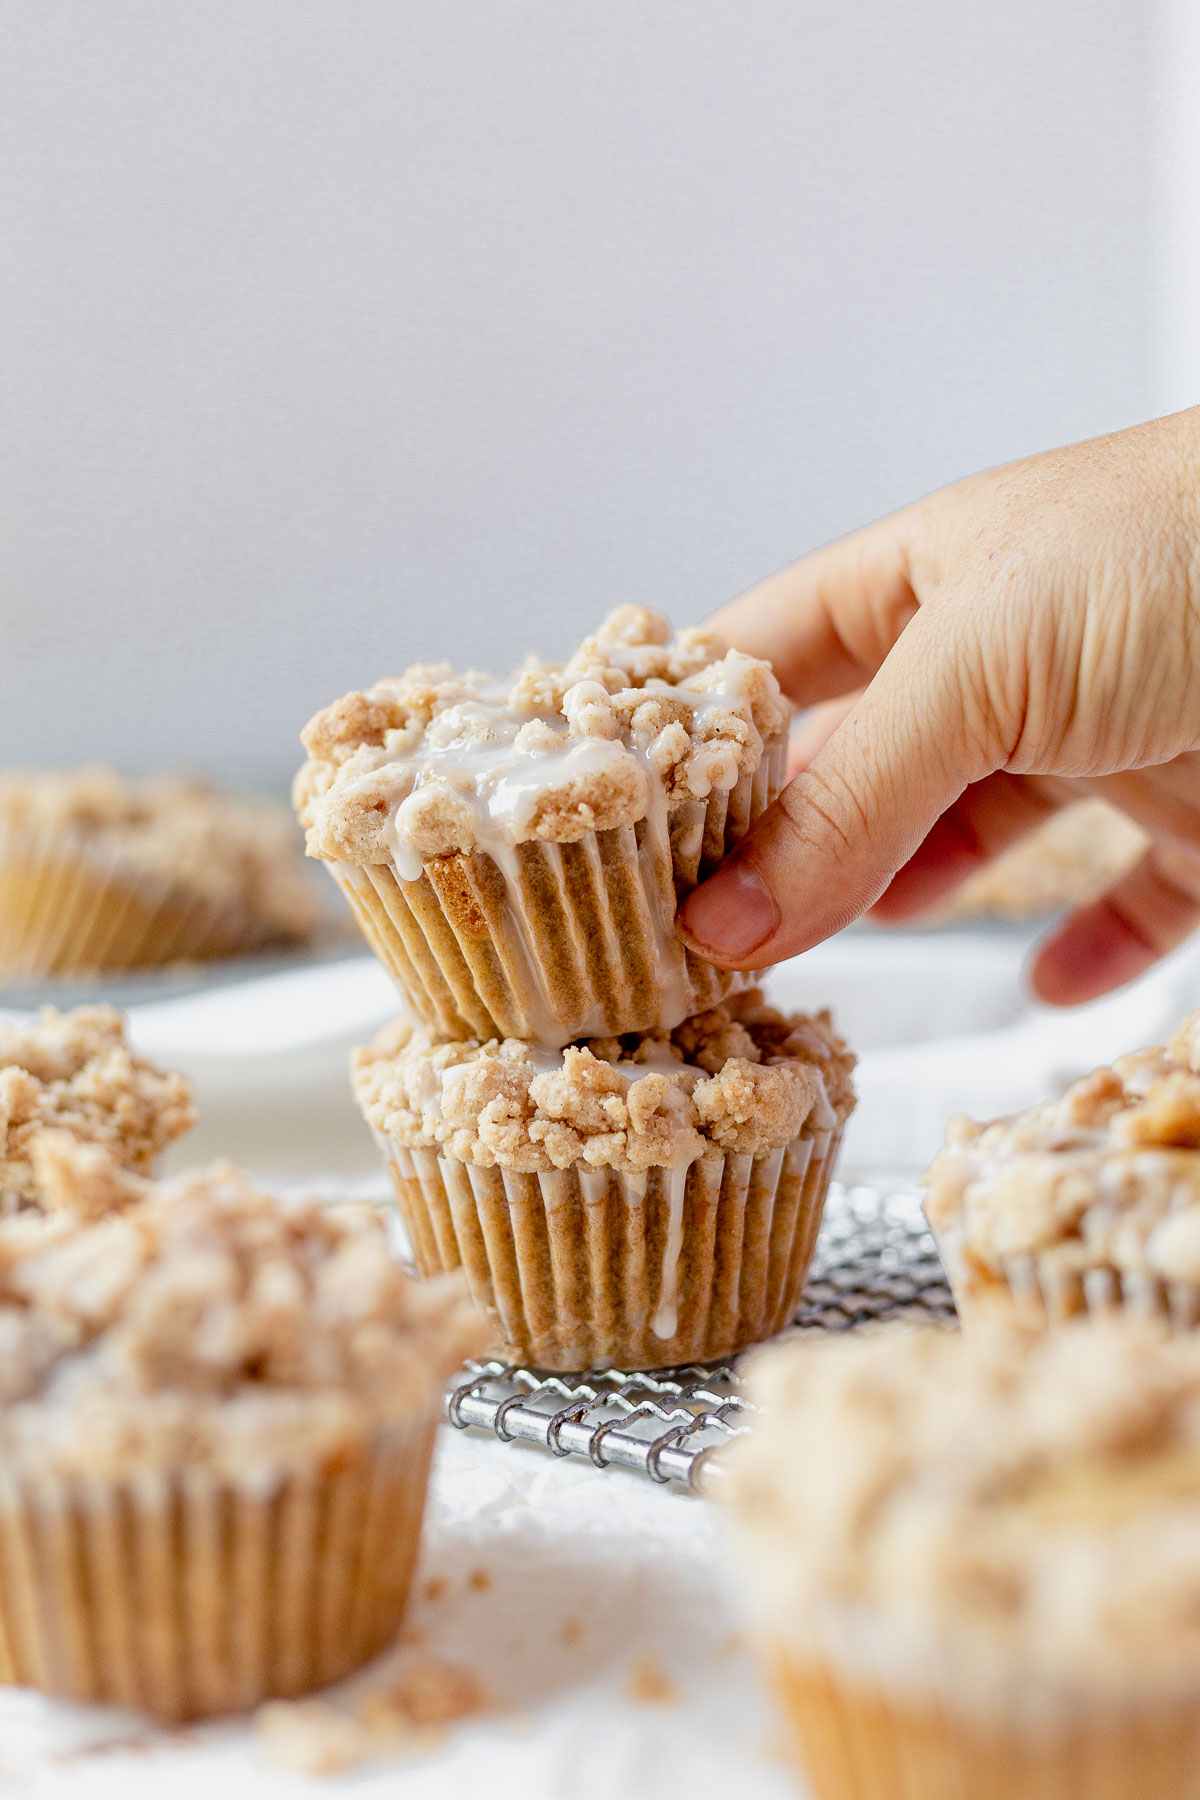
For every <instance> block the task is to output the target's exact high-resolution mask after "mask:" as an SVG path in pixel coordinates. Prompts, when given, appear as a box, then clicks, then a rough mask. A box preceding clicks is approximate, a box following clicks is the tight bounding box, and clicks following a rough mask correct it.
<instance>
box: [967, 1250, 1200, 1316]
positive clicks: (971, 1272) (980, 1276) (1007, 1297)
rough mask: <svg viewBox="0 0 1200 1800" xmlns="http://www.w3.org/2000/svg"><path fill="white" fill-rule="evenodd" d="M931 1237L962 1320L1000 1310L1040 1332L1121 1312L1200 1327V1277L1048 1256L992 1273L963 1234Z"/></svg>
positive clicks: (1006, 1265)
mask: <svg viewBox="0 0 1200 1800" xmlns="http://www.w3.org/2000/svg"><path fill="white" fill-rule="evenodd" d="M933 1235H934V1240H935V1242H936V1243H937V1247H938V1253H939V1254H940V1256H941V1258H942V1263H943V1265H944V1267H945V1270H946V1278H947V1280H948V1281H949V1283H950V1291H951V1293H952V1294H953V1296H954V1304H955V1306H956V1307H957V1309H958V1312H959V1316H960V1317H961V1318H962V1320H963V1321H964V1323H965V1324H968V1325H969V1324H970V1323H971V1322H972V1321H973V1320H975V1319H980V1318H994V1317H996V1316H997V1315H999V1316H1000V1317H1002V1318H1011V1319H1015V1320H1016V1321H1018V1323H1020V1324H1022V1325H1025V1326H1028V1327H1029V1328H1030V1329H1031V1330H1035V1331H1037V1330H1044V1329H1047V1328H1049V1327H1051V1326H1054V1325H1062V1324H1065V1323H1066V1321H1067V1320H1068V1319H1074V1318H1078V1317H1079V1316H1080V1315H1081V1314H1083V1313H1090V1314H1096V1315H1102V1316H1108V1315H1111V1314H1112V1313H1115V1312H1123V1313H1129V1314H1132V1315H1134V1316H1136V1317H1138V1318H1143V1319H1158V1320H1161V1322H1162V1323H1163V1324H1164V1325H1166V1326H1168V1327H1169V1328H1170V1329H1171V1330H1172V1331H1192V1330H1195V1329H1196V1327H1197V1326H1200V1283H1197V1282H1194V1281H1166V1280H1164V1279H1162V1278H1161V1277H1160V1276H1157V1275H1154V1274H1152V1273H1151V1272H1150V1271H1149V1270H1141V1269H1137V1270H1130V1269H1124V1270H1122V1269H1115V1268H1108V1267H1098V1268H1091V1269H1078V1268H1070V1267H1067V1266H1066V1265H1065V1264H1064V1263H1063V1262H1061V1261H1058V1260H1056V1259H1055V1258H1054V1257H1053V1256H1045V1255H1043V1256H1038V1255H1030V1256H1020V1257H1012V1258H1010V1259H1009V1260H1008V1261H1007V1262H1005V1263H1004V1265H1003V1267H1002V1268H1001V1269H1000V1270H995V1271H994V1270H991V1269H985V1268H983V1267H982V1266H981V1265H978V1264H976V1263H973V1261H972V1259H971V1258H970V1255H969V1253H968V1252H967V1251H966V1250H965V1248H964V1247H963V1245H962V1244H961V1242H960V1241H959V1239H960V1233H958V1232H949V1231H941V1232H937V1231H935V1232H934V1234H933Z"/></svg>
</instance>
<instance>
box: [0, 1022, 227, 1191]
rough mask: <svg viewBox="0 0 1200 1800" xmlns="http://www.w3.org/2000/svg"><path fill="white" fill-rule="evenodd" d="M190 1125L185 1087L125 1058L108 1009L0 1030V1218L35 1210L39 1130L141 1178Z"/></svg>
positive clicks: (179, 1079)
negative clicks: (100, 1153) (59, 1134)
mask: <svg viewBox="0 0 1200 1800" xmlns="http://www.w3.org/2000/svg"><path fill="white" fill-rule="evenodd" d="M195 1118H196V1114H195V1111H194V1109H193V1107H192V1091H191V1085H190V1083H189V1082H188V1081H187V1080H186V1078H185V1077H184V1076H182V1075H174V1074H168V1073H167V1072H166V1071H164V1070H162V1069H158V1068H156V1067H155V1066H154V1064H153V1063H151V1062H147V1061H146V1060H145V1058H144V1057H141V1056H135V1055H134V1053H133V1051H132V1050H131V1049H130V1047H129V1045H128V1043H127V1042H126V1040H125V1021H124V1019H123V1018H122V1017H121V1015H120V1013H118V1012H114V1011H113V1009H112V1008H111V1007H109V1006H77V1007H76V1008H75V1009H74V1010H73V1011H72V1012H67V1013H60V1012H56V1011H55V1009H54V1008H53V1007H52V1006H47V1007H43V1009H42V1011H41V1013H40V1014H39V1015H38V1018H37V1021H36V1023H34V1024H30V1025H5V1024H0V1213H5V1212H14V1211H16V1210H17V1209H18V1208H20V1207H25V1206H36V1205H38V1204H39V1201H40V1198H41V1195H40V1190H39V1186H38V1180H37V1174H36V1171H35V1168H34V1162H33V1150H34V1146H35V1145H36V1143H37V1141H38V1139H39V1138H40V1137H41V1136H43V1134H44V1133H45V1132H46V1131H48V1130H60V1131H67V1132H70V1134H71V1135H72V1137H75V1138H77V1139H79V1140H80V1141H81V1142H83V1143H88V1144H96V1145H98V1146H99V1147H100V1148H102V1149H103V1150H104V1151H105V1152H106V1154H107V1155H108V1156H110V1157H111V1158H112V1159H113V1160H115V1161H116V1162H117V1163H119V1164H121V1165H122V1166H123V1167H125V1168H128V1169H136V1170H138V1171H139V1172H141V1173H144V1172H146V1171H147V1170H148V1169H149V1168H150V1166H151V1164H152V1163H153V1161H154V1159H155V1157H156V1156H157V1155H158V1153H159V1151H160V1150H165V1149H166V1147H167V1145H168V1144H171V1143H174V1141H175V1139H176V1138H178V1137H182V1136H183V1133H184V1132H185V1131H187V1130H189V1129H190V1128H191V1126H192V1125H193V1124H194V1123H195Z"/></svg>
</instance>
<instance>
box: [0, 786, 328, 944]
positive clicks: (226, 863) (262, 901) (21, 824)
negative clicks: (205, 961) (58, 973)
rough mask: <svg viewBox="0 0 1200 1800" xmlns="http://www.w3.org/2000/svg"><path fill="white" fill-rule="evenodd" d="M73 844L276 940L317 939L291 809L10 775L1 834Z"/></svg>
mask: <svg viewBox="0 0 1200 1800" xmlns="http://www.w3.org/2000/svg"><path fill="white" fill-rule="evenodd" d="M4 827H8V828H9V829H12V830H17V831H21V830H29V831H35V832H47V833H50V834H59V833H62V834H70V835H72V836H74V837H76V838H78V839H80V840H82V842H83V843H84V844H85V845H86V847H87V848H88V849H89V850H90V851H93V852H101V853H103V854H105V855H109V856H112V857H114V858H116V859H119V861H120V862H122V863H125V864H127V865H128V866H129V867H130V868H131V869H133V870H135V871H136V872H137V873H139V874H141V875H144V876H149V877H152V878H155V879H158V880H162V881H172V882H178V883H179V884H180V885H181V886H182V887H185V888H187V889H188V890H189V891H190V892H192V893H194V894H196V895H199V896H201V897H202V898H204V899H205V900H208V901H210V902H212V903H213V904H215V905H219V906H229V907H235V908H238V909H240V910H241V911H243V912H245V913H246V914H247V916H248V917H250V918H252V919H256V920H259V921H261V923H262V926H263V929H264V933H265V935H266V936H267V937H269V938H270V939H272V940H277V941H281V942H300V941H303V940H305V939H307V938H310V937H311V936H312V935H313V932H314V931H315V930H316V928H317V924H318V911H319V909H318V905H317V902H316V899H315V897H314V894H313V890H312V884H311V882H310V880H309V875H308V871H307V870H306V868H305V865H304V859H303V857H302V855H301V853H300V846H299V844H298V843H297V841H296V829H295V825H294V822H293V821H292V819H291V818H290V817H289V815H288V813H287V811H286V809H285V808H284V807H282V806H276V805H273V804H272V803H271V802H269V801H263V800H251V799H246V798H244V797H242V796H237V795H233V794H226V793H222V792H220V791H219V790H218V789H217V788H214V787H210V786H209V785H208V784H207V783H205V782H202V781H192V780H187V779H184V778H183V777H180V776H169V775H155V776H151V777H149V778H147V779H145V780H140V781H134V780H128V781H127V780H125V779H123V778H122V777H121V776H120V775H118V774H117V773H116V771H115V770H114V769H107V768H101V767H92V768H83V769H65V770H50V769H8V770H6V771H4V773H3V774H0V828H4Z"/></svg>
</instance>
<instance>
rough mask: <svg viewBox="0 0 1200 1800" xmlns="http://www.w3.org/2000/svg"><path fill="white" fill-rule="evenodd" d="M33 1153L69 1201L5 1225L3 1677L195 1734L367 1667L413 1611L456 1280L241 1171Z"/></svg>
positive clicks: (372, 1231) (52, 1187)
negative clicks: (152, 1168)
mask: <svg viewBox="0 0 1200 1800" xmlns="http://www.w3.org/2000/svg"><path fill="white" fill-rule="evenodd" d="M34 1162H35V1167H36V1170H37V1174H38V1178H39V1181H40V1183H41V1186H42V1190H43V1192H44V1193H45V1194H46V1196H47V1198H48V1205H49V1207H50V1210H49V1211H47V1212H46V1213H22V1214H19V1215H17V1216H16V1217H13V1218H8V1219H5V1220H0V1344H2V1345H3V1354H2V1355H0V1680H5V1681H10V1682H16V1683H20V1684H22V1685H28V1686H32V1687H37V1688H41V1689H42V1690H43V1691H44V1692H46V1693H49V1694H55V1695H60V1696H63V1697H66V1698H69V1699H72V1700H79V1701H103V1702H112V1703H116V1704H120V1705H125V1706H133V1707H138V1708H142V1709H144V1710H145V1711H148V1712H150V1713H152V1714H155V1715H156V1716H158V1717H160V1718H163V1719H168V1720H173V1719H182V1718H190V1717H196V1716H200V1715H204V1714H210V1713H220V1712H230V1711H236V1710H240V1709H242V1708H245V1707H249V1706H252V1705H254V1704H255V1703H256V1702H258V1701H260V1700H262V1699H263V1698H265V1697H267V1696H269V1695H296V1694H302V1693H305V1692H307V1691H309V1690H311V1689H313V1688H315V1687H318V1686H320V1685H322V1684H324V1683H326V1682H330V1681H334V1680H336V1679H338V1678H339V1677H341V1676H342V1675H345V1674H346V1673H348V1672H349V1671H350V1670H351V1669H354V1668H356V1667H357V1666H358V1665H359V1664H360V1663H362V1662H364V1661H366V1659H367V1658H368V1657H370V1656H373V1655H374V1654H375V1653H376V1652H377V1651H378V1650H380V1649H381V1648H382V1647H383V1646H384V1645H385V1644H386V1643H388V1641H389V1640H390V1639H391V1638H392V1637H393V1636H394V1634H395V1632H396V1629H397V1626H398V1625H399V1622H400V1618H401V1615H402V1613H403V1610H404V1605H405V1599H406V1596H407V1592H408V1587H409V1581H410V1577H411V1574H412V1568H413V1563H414V1560H415V1557H416V1553H417V1543H418V1536H419V1532H420V1524H421V1512H422V1506H423V1503H424V1497H425V1488H426V1483H427V1477H428V1470H429V1460H430V1453H431V1449H432V1445H433V1438H434V1430H435V1426H436V1424H437V1420H438V1417H439V1415H440V1410H441V1389H442V1383H443V1381H444V1379H445V1378H446V1376H447V1375H449V1374H450V1373H451V1371H452V1370H453V1369H455V1368H456V1367H457V1366H458V1364H459V1363H460V1362H461V1360H462V1358H463V1356H464V1355H466V1354H469V1353H470V1351H471V1350H472V1349H473V1348H475V1347H476V1346H477V1342H478V1336H479V1321H478V1318H477V1317H476V1315H475V1314H474V1312H473V1311H472V1309H471V1308H470V1306H469V1305H468V1304H467V1302H466V1300H465V1298H464V1297H463V1296H462V1294H461V1290H460V1288H459V1286H458V1283H456V1282H450V1283H440V1284H436V1285H435V1284H429V1285H424V1284H417V1283H414V1282H413V1281H412V1280H411V1279H410V1278H409V1277H408V1276H406V1275H405V1274H404V1273H403V1271H402V1270H401V1269H400V1268H399V1267H398V1265H397V1264H396V1261H395V1259H394V1256H393V1255H392V1253H391V1251H390V1250H389V1247H388V1244H387V1238H386V1233H385V1230H384V1227H383V1224H382V1222H381V1221H380V1220H379V1219H378V1217H376V1216H374V1215H368V1214H365V1213H363V1212H360V1211H359V1210H357V1209H352V1208H346V1207H343V1208H328V1207H322V1206H319V1205H317V1204H315V1203H313V1204H307V1205H285V1204H283V1203H282V1202H281V1201H279V1200H276V1199H273V1198H271V1197H270V1196H268V1195H265V1194H261V1193H259V1192H257V1191H256V1190H255V1189H254V1187H253V1186H252V1185H251V1184H250V1182H249V1181H248V1180H247V1178H246V1177H245V1176H243V1175H240V1174H239V1173H238V1172H237V1171H236V1170H234V1169H233V1168H231V1167H229V1166H228V1165H223V1166H222V1165H218V1166H215V1167H214V1168H211V1169H208V1170H202V1171H196V1172H192V1173H191V1174H188V1175H185V1176H180V1177H178V1178H177V1179H175V1180H173V1181H171V1182H166V1183H162V1184H151V1183H147V1182H144V1181H142V1180H140V1179H139V1178H138V1177H136V1176H130V1175H128V1174H126V1173H124V1172H123V1171H120V1170H118V1169H116V1168H115V1167H114V1165H113V1164H112V1163H110V1162H109V1161H108V1160H107V1159H106V1158H105V1156H104V1153H103V1152H102V1151H100V1150H98V1149H96V1148H95V1147H94V1146H82V1145H79V1144H77V1143H76V1142H75V1141H74V1140H73V1139H72V1138H70V1137H69V1136H67V1135H66V1134H65V1133H47V1134H46V1135H44V1136H43V1137H42V1138H41V1139H40V1140H39V1142H38V1144H37V1145H36V1147H35V1152H34Z"/></svg>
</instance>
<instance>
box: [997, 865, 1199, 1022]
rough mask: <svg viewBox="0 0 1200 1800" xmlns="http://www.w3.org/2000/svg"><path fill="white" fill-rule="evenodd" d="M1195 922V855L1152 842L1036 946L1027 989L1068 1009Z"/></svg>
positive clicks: (1170, 945) (1121, 979)
mask: <svg viewBox="0 0 1200 1800" xmlns="http://www.w3.org/2000/svg"><path fill="white" fill-rule="evenodd" d="M1198 924H1200V852H1198V851H1194V850H1190V851H1189V850H1181V849H1178V848H1175V847H1174V846H1171V845H1164V844H1161V843H1157V844H1152V845H1151V847H1150V849H1149V850H1148V851H1147V852H1146V854H1145V856H1144V857H1143V858H1142V860H1141V861H1140V862H1139V863H1138V864H1137V865H1136V867H1135V868H1134V869H1132V870H1131V871H1130V873H1129V874H1128V875H1126V876H1125V877H1124V878H1123V879H1122V880H1121V881H1118V882H1117V883H1116V884H1115V886H1113V887H1111V888H1110V889H1109V890H1108V892H1107V893H1106V894H1103V895H1101V897H1100V899H1099V900H1095V901H1093V902H1092V904H1091V905H1090V906H1084V907H1080V908H1079V910H1078V911H1077V912H1074V913H1072V914H1071V916H1070V917H1069V918H1068V919H1067V921H1066V922H1065V924H1063V925H1062V926H1060V927H1059V929H1058V930H1057V931H1056V932H1055V933H1054V934H1053V936H1052V937H1050V938H1049V939H1048V940H1047V941H1046V942H1045V943H1044V944H1043V945H1042V946H1041V948H1040V950H1039V951H1038V954H1037V956H1036V958H1035V960H1034V964H1033V968H1032V971H1031V981H1032V984H1033V989H1034V992H1035V993H1036V994H1037V995H1038V997H1039V999H1042V1000H1045V1001H1046V1002H1048V1004H1049V1005H1051V1006H1076V1005H1078V1004H1079V1003H1080V1002H1081V1001H1084V1000H1094V999H1096V998H1097V997H1098V996H1099V995H1101V994H1107V993H1109V992H1111V990H1112V989H1113V988H1118V987H1124V985H1125V983H1126V982H1128V981H1132V980H1133V979H1134V977H1135V976H1137V975H1140V974H1142V973H1143V971H1144V970H1146V969H1148V968H1149V967H1150V966H1151V965H1152V964H1153V963H1156V962H1158V961H1159V959H1160V958H1161V957H1164V956H1166V955H1167V953H1168V951H1171V950H1174V949H1175V947H1176V945H1178V944H1181V943H1182V942H1183V940H1184V939H1185V938H1186V937H1188V936H1190V934H1191V933H1192V932H1193V931H1194V930H1195V928H1196V926H1197V925H1198Z"/></svg>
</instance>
